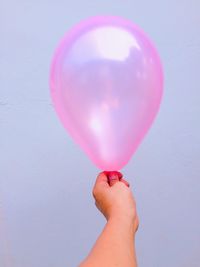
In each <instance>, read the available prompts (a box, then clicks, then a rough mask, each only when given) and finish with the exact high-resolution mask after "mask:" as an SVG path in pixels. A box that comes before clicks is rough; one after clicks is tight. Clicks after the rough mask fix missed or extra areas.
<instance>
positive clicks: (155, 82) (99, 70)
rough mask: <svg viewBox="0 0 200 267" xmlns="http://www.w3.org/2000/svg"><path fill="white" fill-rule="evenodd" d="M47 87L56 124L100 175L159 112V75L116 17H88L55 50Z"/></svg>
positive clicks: (127, 154) (145, 47)
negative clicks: (76, 144) (99, 171)
mask: <svg viewBox="0 0 200 267" xmlns="http://www.w3.org/2000/svg"><path fill="white" fill-rule="evenodd" d="M50 87H51V96H52V99H53V103H54V106H55V109H56V111H57V114H58V116H59V118H60V119H61V121H62V123H63V125H64V127H65V128H66V129H67V131H68V132H69V133H70V135H71V136H72V137H73V139H74V140H75V141H76V142H77V143H78V144H79V145H80V146H81V148H82V149H83V150H84V151H85V152H86V154H87V155H88V156H89V158H90V159H91V160H92V161H93V162H94V163H95V164H96V165H97V166H98V167H99V168H100V169H102V170H108V171H112V170H120V169H121V168H122V167H123V166H124V165H126V164H127V162H128V161H129V160H130V158H131V156H132V155H133V153H134V152H135V151H136V149H137V147H138V145H139V144H140V142H141V141H142V139H143V137H144V136H145V134H146V132H147V130H148V129H149V127H150V126H151V124H152V122H153V120H154V118H155V115H156V113H157V112H158V110H159V106H160V101H161V97H162V92H163V72H162V66H161V62H160V59H159V56H158V54H157V51H156V49H155V48H154V46H153V45H152V43H151V41H150V40H149V38H148V37H147V36H146V34H145V33H144V32H143V31H142V30H141V29H140V28H138V26H136V25H135V24H133V23H132V22H130V21H127V20H125V19H122V18H120V17H112V16H102V17H93V18H90V19H88V20H86V21H83V22H81V23H79V24H78V25H77V26H75V27H74V28H72V29H71V30H70V31H69V32H68V33H67V34H66V35H65V37H64V38H63V40H62V41H61V43H60V44H59V46H58V48H57V50H56V52H55V55H54V58H53V61H52V65H51V73H50Z"/></svg>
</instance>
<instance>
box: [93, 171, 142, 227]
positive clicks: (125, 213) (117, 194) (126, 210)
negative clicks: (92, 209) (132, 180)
mask: <svg viewBox="0 0 200 267" xmlns="http://www.w3.org/2000/svg"><path fill="white" fill-rule="evenodd" d="M93 196H94V198H95V201H96V202H95V204H96V206H97V208H98V209H99V210H100V211H101V212H102V213H103V215H104V216H105V217H106V219H107V220H108V221H109V220H113V219H114V220H117V221H126V222H127V221H128V222H129V223H130V222H131V225H132V227H133V231H134V232H136V231H137V229H138V226H139V219H138V215H137V211H136V204H135V200H134V197H133V194H132V192H131V190H130V188H129V184H128V182H127V181H126V180H124V179H120V180H119V179H116V177H115V178H114V179H112V180H110V182H109V181H108V177H107V175H106V173H105V172H102V173H100V174H99V175H98V177H97V180H96V183H95V185H94V188H93Z"/></svg>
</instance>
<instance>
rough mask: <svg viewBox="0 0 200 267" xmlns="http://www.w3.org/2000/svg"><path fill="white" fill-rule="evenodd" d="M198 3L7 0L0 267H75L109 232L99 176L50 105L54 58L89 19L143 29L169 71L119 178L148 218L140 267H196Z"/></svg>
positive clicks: (0, 124)
mask: <svg viewBox="0 0 200 267" xmlns="http://www.w3.org/2000/svg"><path fill="white" fill-rule="evenodd" d="M199 11H200V1H198V0H187V1H186V0H185V1H184V0H182V1H179V0H177V1H173V0H169V1H159V0H152V1H147V0H146V1H145V0H140V1H133V0H115V1H114V0H112V1H111V0H110V1H109V0H95V1H91V0H84V1H83V0H82V1H81V0H74V1H69V0H68V1H52V0H49V1H47V0H43V1H25V0H18V1H14V0H3V2H1V7H0V266H2V267H64V266H65V267H71V266H77V264H78V263H79V262H80V260H81V259H82V258H83V257H84V256H85V255H86V254H87V252H88V251H89V249H90V247H91V246H92V244H93V242H94V240H95V239H96V237H97V235H98V234H99V232H100V231H101V229H102V227H103V225H104V222H105V221H104V219H103V217H102V216H101V215H100V214H99V213H98V211H97V210H96V208H95V206H94V201H93V199H92V195H91V189H92V186H93V183H94V180H95V176H96V174H97V171H98V170H97V169H96V168H95V167H94V166H93V165H92V163H91V162H90V161H89V160H88V159H87V158H86V157H85V155H84V153H83V152H82V151H81V150H80V149H79V148H78V147H77V146H76V145H75V144H74V143H73V141H72V140H71V139H70V138H69V137H68V135H66V133H65V130H64V129H63V127H62V126H61V124H60V122H59V121H58V119H57V117H56V114H55V112H54V110H53V107H52V105H51V100H50V96H49V91H48V75H49V64H50V60H51V56H52V54H53V51H54V48H55V46H56V45H57V42H58V41H59V40H60V38H61V37H62V36H63V34H64V33H65V31H66V30H68V28H69V27H70V26H72V25H73V24H75V23H77V22H78V21H79V20H80V19H83V18H86V17H88V16H91V15H97V14H98V15H99V14H112V15H121V16H124V17H126V18H129V19H131V20H133V21H134V22H136V23H137V24H138V25H140V26H141V27H142V28H143V29H144V30H145V31H146V32H147V33H148V34H149V36H151V38H152V39H153V41H154V43H155V44H157V48H158V50H159V52H160V55H161V58H162V60H163V63H164V69H165V94H164V100H163V103H162V107H161V111H160V113H159V116H158V117H157V120H156V122H155V124H154V126H153V127H152V129H151V131H150V133H149V135H148V136H147V137H146V139H145V140H144V142H143V144H142V145H141V147H140V149H139V150H138V152H137V153H136V155H135V156H134V158H133V160H132V161H131V162H130V163H129V165H127V167H126V168H125V169H124V170H123V172H124V174H125V176H126V177H127V179H128V180H129V181H130V183H131V186H132V188H133V191H134V193H135V196H136V199H137V204H138V211H139V215H140V229H139V232H138V235H137V254H138V261H139V266H140V267H169V266H170V267H199V266H200V211H199V203H200V178H199V173H200V163H199V158H200V140H199V136H200V126H199V123H200V121H199V116H200V104H199V103H200V90H199V88H200V12H199Z"/></svg>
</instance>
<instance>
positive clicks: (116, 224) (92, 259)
mask: <svg viewBox="0 0 200 267" xmlns="http://www.w3.org/2000/svg"><path fill="white" fill-rule="evenodd" d="M93 196H94V199H95V204H96V206H97V208H98V209H99V210H100V211H101V212H102V214H103V215H104V216H105V218H106V220H107V223H106V225H105V227H104V229H103V231H102V233H101V235H100V236H99V238H98V239H97V241H96V243H95V245H94V246H93V248H92V250H91V252H90V254H89V255H88V257H87V258H86V259H85V260H84V261H83V262H82V263H81V264H80V265H79V267H137V261H136V253H135V234H136V231H137V229H138V226H139V220H138V215H137V211H136V204H135V200H134V197H133V194H132V192H131V189H130V187H129V184H128V182H127V181H126V180H124V179H120V180H119V178H118V177H117V176H114V177H113V178H112V180H109V181H108V177H107V175H106V174H105V173H100V174H99V175H98V177H97V180H96V183H95V185H94V188H93Z"/></svg>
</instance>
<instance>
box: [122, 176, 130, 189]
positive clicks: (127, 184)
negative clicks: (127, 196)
mask: <svg viewBox="0 0 200 267" xmlns="http://www.w3.org/2000/svg"><path fill="white" fill-rule="evenodd" d="M120 182H122V183H124V184H125V185H126V186H128V187H130V184H129V182H127V181H126V180H125V179H123V178H122V179H121V180H120Z"/></svg>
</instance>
